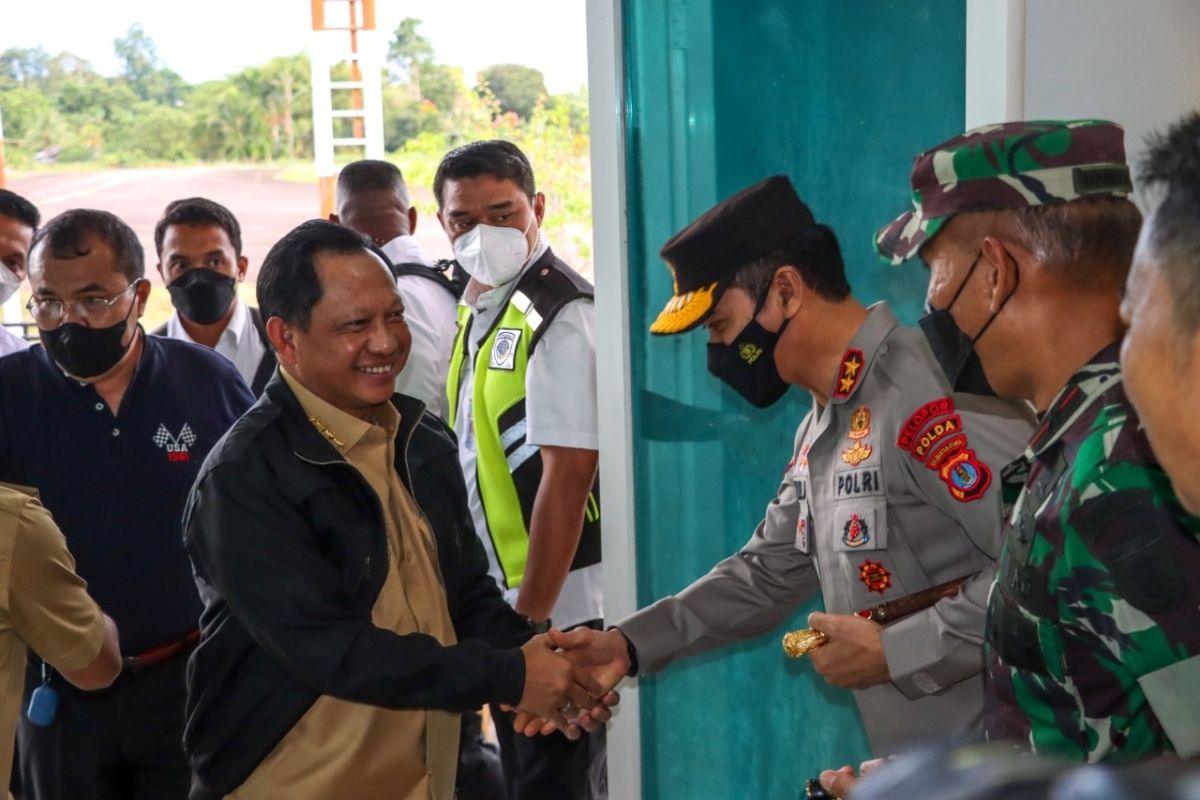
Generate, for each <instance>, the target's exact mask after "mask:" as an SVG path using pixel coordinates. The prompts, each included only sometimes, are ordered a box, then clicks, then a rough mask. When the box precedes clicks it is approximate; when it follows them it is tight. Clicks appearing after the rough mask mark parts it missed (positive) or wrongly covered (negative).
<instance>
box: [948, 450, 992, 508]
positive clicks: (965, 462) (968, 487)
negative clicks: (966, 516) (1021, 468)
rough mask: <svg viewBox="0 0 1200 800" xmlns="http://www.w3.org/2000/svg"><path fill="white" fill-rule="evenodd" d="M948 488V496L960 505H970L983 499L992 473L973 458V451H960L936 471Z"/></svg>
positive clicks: (985, 465) (990, 481)
mask: <svg viewBox="0 0 1200 800" xmlns="http://www.w3.org/2000/svg"><path fill="white" fill-rule="evenodd" d="M938 474H939V475H940V476H941V479H942V481H943V482H944V483H945V484H946V485H947V486H949V487H950V495H951V496H952V497H953V498H954V499H955V500H957V501H958V502H960V503H970V502H971V501H972V500H978V499H979V498H981V497H983V494H984V492H986V491H987V488H988V486H990V485H991V483H992V471H991V470H989V469H988V467H987V464H984V463H983V462H982V461H980V460H979V459H978V458H976V457H975V451H973V450H966V449H964V450H960V451H958V452H957V453H955V454H954V455H953V456H951V458H950V460H949V461H947V462H946V463H945V464H943V465H942V468H941V469H940V470H939V471H938Z"/></svg>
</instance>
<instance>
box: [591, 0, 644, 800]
mask: <svg viewBox="0 0 1200 800" xmlns="http://www.w3.org/2000/svg"><path fill="white" fill-rule="evenodd" d="M587 47H588V98H589V103H588V106H589V108H588V112H589V114H590V117H591V134H592V240H593V245H592V252H593V253H594V263H595V275H596V318H597V325H596V352H597V355H598V357H597V359H596V370H597V373H598V374H597V376H596V377H597V381H596V383H597V385H598V387H599V389H598V391H599V398H598V400H599V427H600V497H601V519H602V520H603V522H602V524H601V531H602V536H603V548H604V616H605V618H606V619H607V620H610V621H614V620H618V619H621V618H622V617H624V616H626V615H628V614H630V613H632V612H633V611H635V610H636V609H637V563H636V555H637V547H636V542H637V540H636V536H635V518H634V500H633V496H634V480H633V401H632V397H633V388H632V377H631V375H630V353H629V260H628V250H629V248H628V246H629V235H628V231H627V224H626V221H627V204H626V195H625V147H624V143H625V103H624V92H623V87H624V79H623V72H624V70H623V49H622V40H621V0H587ZM608 792H609V796H610V797H614V798H615V797H619V798H622V800H638V798H640V797H641V796H642V750H641V724H640V719H639V711H638V693H637V686H636V684H626V685H625V686H624V687H623V688H622V689H621V705H620V706H619V707H618V710H617V713H616V715H615V717H614V719H613V722H612V726H611V728H610V729H609V732H608Z"/></svg>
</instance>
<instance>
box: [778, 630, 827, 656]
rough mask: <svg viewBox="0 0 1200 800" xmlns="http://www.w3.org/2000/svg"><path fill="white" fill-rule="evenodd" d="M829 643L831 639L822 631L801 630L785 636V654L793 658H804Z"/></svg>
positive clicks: (790, 632)
mask: <svg viewBox="0 0 1200 800" xmlns="http://www.w3.org/2000/svg"><path fill="white" fill-rule="evenodd" d="M828 641H829V637H828V636H826V635H825V634H823V633H821V632H820V631H815V630H813V629H812V628H801V629H800V630H798V631H789V632H788V633H785V634H784V635H783V652H785V653H787V654H788V655H789V656H791V657H792V658H803V657H804V656H806V655H808V654H809V653H811V652H812V651H813V650H816V649H817V648H818V647H821V646H822V645H824V644H825V643H826V642H828Z"/></svg>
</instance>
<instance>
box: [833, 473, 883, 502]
mask: <svg viewBox="0 0 1200 800" xmlns="http://www.w3.org/2000/svg"><path fill="white" fill-rule="evenodd" d="M882 495H883V476H882V475H881V474H880V470H879V467H863V468H862V469H854V470H846V471H845V472H839V473H838V474H837V478H836V479H835V480H834V492H833V496H834V499H835V500H846V499H850V498H855V497H878V496H882Z"/></svg>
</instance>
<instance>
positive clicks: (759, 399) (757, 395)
mask: <svg viewBox="0 0 1200 800" xmlns="http://www.w3.org/2000/svg"><path fill="white" fill-rule="evenodd" d="M766 299H767V295H766V294H764V295H763V296H762V299H761V300H759V301H758V306H757V307H756V308H755V309H754V316H755V317H757V316H758V313H759V311H761V310H762V307H763V304H764V303H765V302H766ZM785 328H787V320H784V322H783V325H781V326H780V328H779V330H778V331H777V332H775V333H772V332H771V331H769V330H767V329H766V328H764V327H763V326H762V325H759V324H758V320H756V319H754V318H753V317H752V318H751V319H750V322H749V323H748V324H747V325H746V327H745V328H742V331H741V333H739V334H738V335H737V338H735V339H734V340H733V344H717V343H710V344H709V345H708V371H709V372H711V373H712V374H713V375H715V376H716V377H717V378H720V379H721V380H722V381H724V382H725V383H727V384H728V385H729V386H730V387H731V388H733V390H734V391H736V392H737V393H738V394H740V395H741V396H742V397H744V398H746V399H747V400H748V401H750V403H751V404H752V405H754V406H756V407H758V408H766V407H767V406H770V405H772V404H774V403H776V402H777V401H778V400H779V398H781V397H783V394H784V392H786V391H787V390H788V383H787V381H785V380H784V379H783V378H781V377H779V370H778V369H776V367H775V345H776V343H778V341H779V337H780V336H782V335H783V331H784V329H785Z"/></svg>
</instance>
